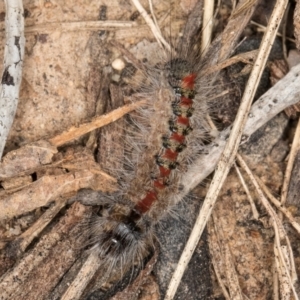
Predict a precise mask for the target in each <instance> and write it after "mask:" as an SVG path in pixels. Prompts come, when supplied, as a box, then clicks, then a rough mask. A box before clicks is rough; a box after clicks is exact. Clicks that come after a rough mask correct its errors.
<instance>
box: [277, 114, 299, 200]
mask: <svg viewBox="0 0 300 300" xmlns="http://www.w3.org/2000/svg"><path fill="white" fill-rule="evenodd" d="M299 150H300V119H299V120H298V124H297V128H296V131H295V135H294V140H293V143H292V147H291V150H290V154H289V160H288V163H287V166H286V170H285V174H284V179H283V185H282V190H281V200H280V202H281V204H283V205H284V204H285V203H286V197H287V193H288V189H289V184H290V181H291V175H292V171H293V166H294V162H295V159H296V156H297V154H298V152H299Z"/></svg>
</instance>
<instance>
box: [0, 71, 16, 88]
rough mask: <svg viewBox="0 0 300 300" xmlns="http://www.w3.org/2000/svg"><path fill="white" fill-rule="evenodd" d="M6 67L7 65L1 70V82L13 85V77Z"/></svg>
mask: <svg viewBox="0 0 300 300" xmlns="http://www.w3.org/2000/svg"><path fill="white" fill-rule="evenodd" d="M8 68H9V67H6V69H5V71H4V72H3V75H2V81H1V83H2V84H6V85H15V83H14V78H13V77H12V76H11V75H10V74H9V71H8Z"/></svg>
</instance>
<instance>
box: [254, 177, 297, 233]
mask: <svg viewBox="0 0 300 300" xmlns="http://www.w3.org/2000/svg"><path fill="white" fill-rule="evenodd" d="M255 179H256V180H257V182H258V183H259V185H260V187H261V189H262V190H263V191H264V193H265V194H266V195H267V197H268V198H269V199H270V201H271V202H272V203H273V204H274V205H275V206H276V208H277V209H278V210H280V211H281V212H282V213H283V214H284V215H285V217H286V218H287V219H288V221H289V222H290V224H291V225H292V226H293V227H294V228H295V230H296V231H297V232H298V233H299V234H300V224H299V223H297V221H296V220H295V219H294V217H293V215H292V213H291V212H290V211H289V210H288V209H287V208H286V207H285V206H284V204H282V203H281V202H280V201H278V200H277V199H276V198H275V197H274V196H273V195H272V193H271V192H270V191H269V189H268V188H267V187H266V185H265V184H264V183H263V182H262V181H261V180H260V179H259V178H258V177H257V176H255Z"/></svg>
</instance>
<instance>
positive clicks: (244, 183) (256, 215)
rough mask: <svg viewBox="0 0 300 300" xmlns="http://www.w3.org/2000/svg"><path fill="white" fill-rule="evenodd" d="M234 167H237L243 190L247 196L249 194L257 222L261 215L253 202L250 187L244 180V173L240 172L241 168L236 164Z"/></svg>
mask: <svg viewBox="0 0 300 300" xmlns="http://www.w3.org/2000/svg"><path fill="white" fill-rule="evenodd" d="M234 167H235V170H236V172H237V174H238V176H239V179H240V181H241V184H242V186H243V188H244V190H245V192H246V194H247V197H248V199H249V202H250V206H251V209H252V214H253V218H254V219H255V220H258V217H259V214H258V211H257V209H256V206H255V203H254V200H253V198H252V196H251V193H250V191H249V189H248V186H247V184H246V182H245V179H244V177H243V175H242V173H241V172H240V170H239V168H238V167H237V165H236V164H234Z"/></svg>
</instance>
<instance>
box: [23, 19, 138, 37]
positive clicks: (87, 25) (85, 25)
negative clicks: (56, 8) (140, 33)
mask: <svg viewBox="0 0 300 300" xmlns="http://www.w3.org/2000/svg"><path fill="white" fill-rule="evenodd" d="M136 26H137V23H136V22H132V21H130V22H129V21H127V22H125V21H81V22H79V21H78V22H53V23H43V24H35V25H33V26H26V27H25V33H26V34H35V33H37V32H39V33H41V32H42V33H44V32H51V31H56V30H60V31H67V32H69V31H98V30H101V29H115V28H116V29H118V28H122V29H123V28H132V27H136Z"/></svg>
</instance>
